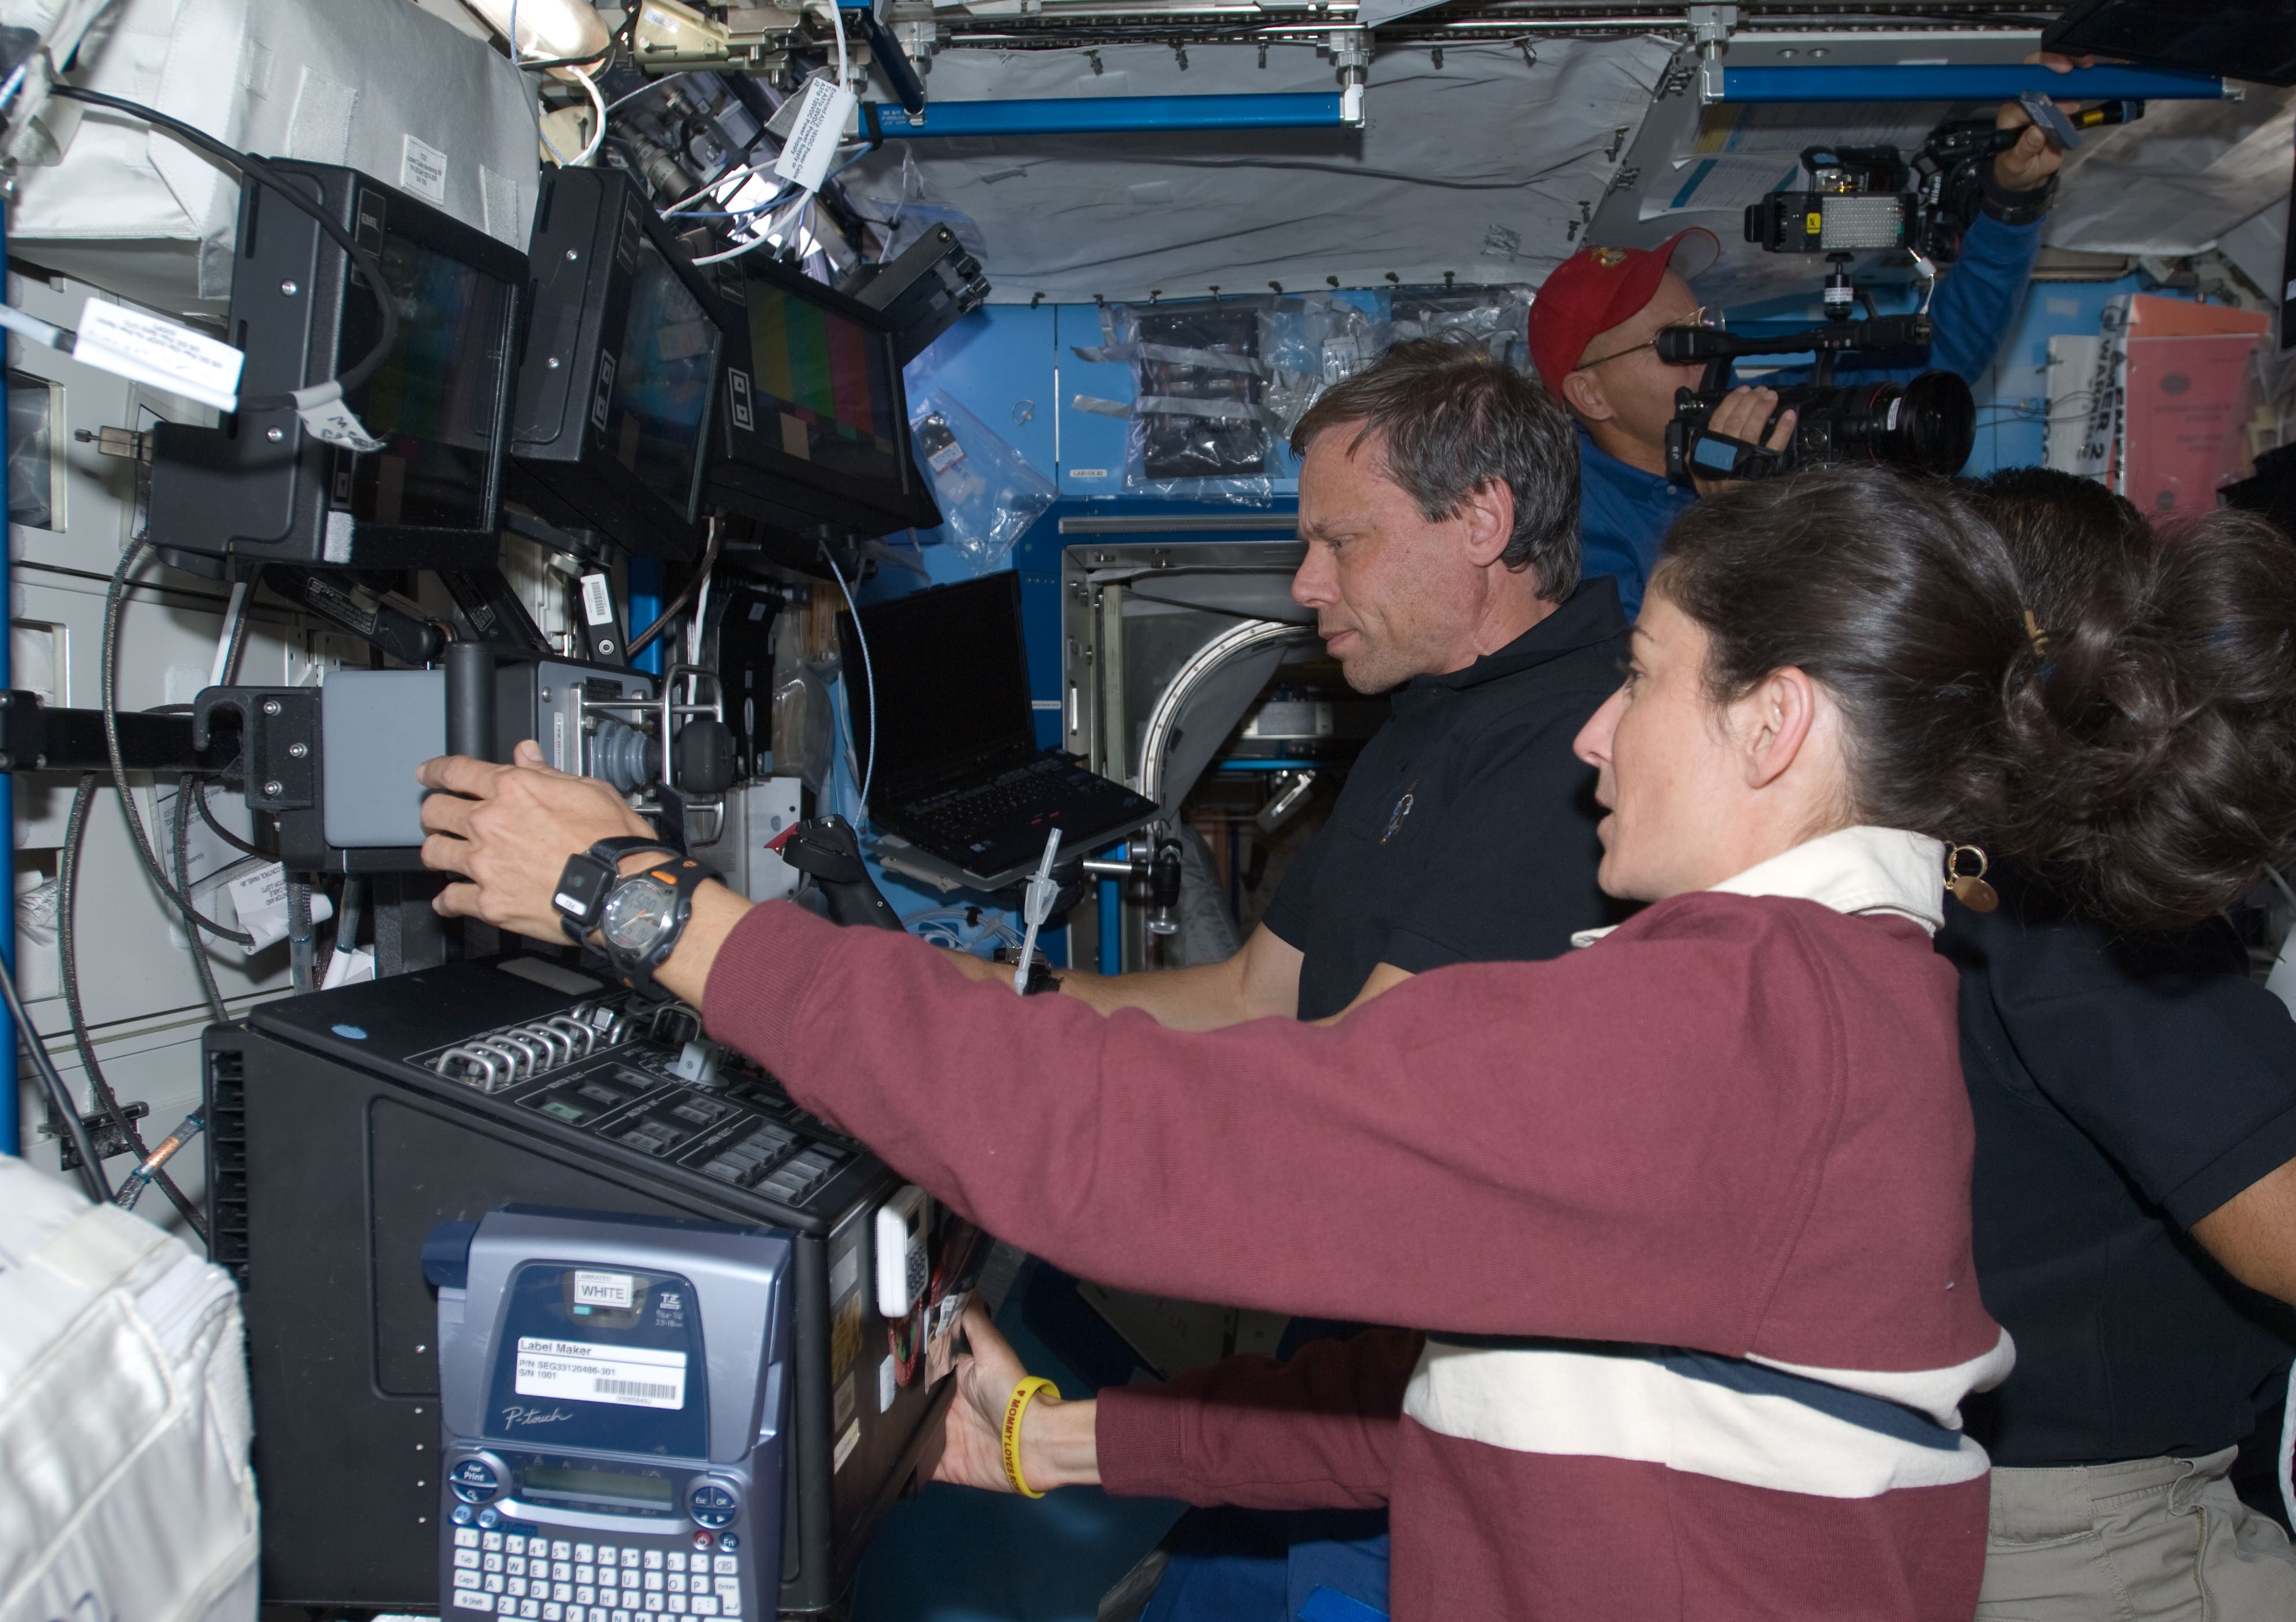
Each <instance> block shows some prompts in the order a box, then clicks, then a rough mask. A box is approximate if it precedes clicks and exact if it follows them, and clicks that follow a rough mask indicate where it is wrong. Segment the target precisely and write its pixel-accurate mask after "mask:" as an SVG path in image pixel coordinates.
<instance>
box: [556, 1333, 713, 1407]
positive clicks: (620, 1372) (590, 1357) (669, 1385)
mask: <svg viewBox="0 0 2296 1622" xmlns="http://www.w3.org/2000/svg"><path fill="white" fill-rule="evenodd" d="M514 1387H515V1389H516V1390H517V1392H518V1394H519V1395H520V1396H521V1397H556V1398H561V1399H567V1400H571V1401H575V1402H586V1403H612V1404H614V1405H617V1406H619V1407H624V1408H683V1407H684V1406H685V1353H684V1352H669V1351H660V1350H656V1349H655V1348H652V1347H643V1346H593V1345H591V1344H590V1343H589V1342H587V1341H584V1340H548V1339H542V1338H541V1337H539V1336H536V1335H521V1336H520V1337H519V1341H518V1369H517V1373H516V1377H515V1380H514Z"/></svg>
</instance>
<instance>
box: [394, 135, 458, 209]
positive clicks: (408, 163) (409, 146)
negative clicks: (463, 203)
mask: <svg viewBox="0 0 2296 1622" xmlns="http://www.w3.org/2000/svg"><path fill="white" fill-rule="evenodd" d="M398 189H399V190H400V191H402V192H411V193H414V195H415V196H417V197H419V198H421V199H422V201H424V202H428V203H436V204H438V205H439V207H440V208H442V209H443V208H445V207H446V206H447V154H446V153H444V152H440V151H439V149H438V148H437V147H435V146H433V145H431V144H430V143H429V142H428V141H424V140H421V139H418V138H417V137H416V136H414V135H407V136H406V137H404V138H403V139H402V140H401V142H400V148H399V158H398Z"/></svg>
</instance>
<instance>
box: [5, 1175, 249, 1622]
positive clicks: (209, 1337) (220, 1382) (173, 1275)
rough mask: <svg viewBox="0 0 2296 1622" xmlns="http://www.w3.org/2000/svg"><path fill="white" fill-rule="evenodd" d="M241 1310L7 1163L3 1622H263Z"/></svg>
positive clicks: (218, 1286)
mask: <svg viewBox="0 0 2296 1622" xmlns="http://www.w3.org/2000/svg"><path fill="white" fill-rule="evenodd" d="M242 1340H243V1335H242V1326H241V1321H240V1312H239V1295H238V1291H237V1290H235V1289H234V1287H233V1284H232V1282H231V1277H230V1275H229V1274H226V1273H225V1272H224V1270H223V1269H222V1268H220V1267H217V1266H214V1265H213V1264H212V1263H209V1262H206V1261H202V1260H201V1259H200V1258H199V1257H196V1256H193V1254H192V1253H191V1251H190V1250H189V1249H186V1248H185V1247H184V1245H183V1243H182V1242H181V1241H178V1240H176V1239H175V1238H173V1237H172V1236H171V1235H169V1234H168V1233H165V1232H164V1231H162V1230H161V1229H159V1228H157V1227H154V1226H152V1225H151V1224H150V1223H148V1222H145V1221H143V1219H142V1218H140V1217H137V1216H131V1215H129V1214H128V1213H127V1212H126V1211H123V1210H120V1209H119V1208H116V1207H112V1206H95V1205H91V1204H89V1203H88V1201H87V1200H86V1199H84V1198H82V1197H81V1196H80V1195H79V1194H78V1192H75V1191H74V1190H72V1189H70V1188H69V1187H67V1186H65V1185H64V1184H60V1183H58V1182H56V1181H55V1180H54V1179H53V1178H51V1177H47V1176H42V1175H41V1174H40V1173H38V1172H36V1171H34V1170H33V1169H32V1168H31V1167H29V1166H27V1165H25V1164H24V1162H23V1161H21V1160H19V1159H13V1158H12V1157H8V1156H0V1622H254V1618H255V1614H256V1553H257V1540H256V1501H255V1479H254V1476H253V1473H252V1472H251V1471H250V1469H249V1465H248V1443H249V1440H250V1437H251V1435H252V1432H253V1424H252V1415H251V1413H250V1408H249V1405H248V1395H247V1364H246V1357H245V1353H244V1349H243V1345H242Z"/></svg>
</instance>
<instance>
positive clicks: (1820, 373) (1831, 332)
mask: <svg viewBox="0 0 2296 1622" xmlns="http://www.w3.org/2000/svg"><path fill="white" fill-rule="evenodd" d="M1834 257H1835V259H1836V262H1837V265H1836V269H1835V271H1834V274H1833V276H1832V277H1830V278H1829V279H1828V286H1827V289H1826V315H1827V317H1828V319H1827V322H1826V324H1825V325H1824V326H1821V327H1812V328H1808V329H1807V330H1804V331H1802V332H1788V333H1785V334H1783V335H1782V336H1779V337H1775V338H1747V337H1741V336H1739V335H1738V334H1736V333H1734V332H1724V331H1722V330H1721V329H1719V328H1718V327H1666V328H1662V329H1661V331H1660V332H1659V334H1658V339H1657V349H1658V357H1659V358H1660V359H1661V360H1662V361H1664V362H1666V363H1667V364H1668V365H1687V364H1690V363H1693V362H1700V361H1702V362H1704V363H1705V365H1706V375H1705V376H1704V377H1702V378H1701V379H1700V380H1699V386H1698V387H1697V388H1696V389H1679V390H1677V392H1676V395H1675V406H1674V411H1675V416H1674V421H1673V422H1669V423H1668V424H1667V425H1666V471H1667V475H1668V477H1669V478H1671V479H1677V480H1687V479H1691V478H1693V477H1696V478H1702V479H1767V478H1774V477H1775V476H1777V475H1779V474H1782V473H1790V472H1792V471H1794V470H1795V469H1796V468H1798V467H1805V466H1822V465H1825V464H1826V463H1837V462H1882V463H1890V465H1892V466H1895V467H1901V468H1908V469H1913V470H1915V471H1922V472H1929V473H1957V472H1959V471H1961V465H1962V463H1964V462H1967V461H1968V460H1969V453H1970V449H1971V447H1972V446H1973V445H1974V444H1975V443H1976V440H1977V403H1976V401H1975V400H1974V399H1972V397H1971V396H1970V392H1969V385H1968V384H1967V383H1965V382H1964V381H1962V380H1961V379H1960V378H1959V377H1957V376H1956V375H1955V374H1954V373H1950V372H1924V373H1922V374H1921V375H1920V376H1918V377H1916V378H1915V379H1914V380H1913V381H1911V382H1909V383H1898V382H1892V381H1888V380H1882V381H1876V382H1872V383H1857V384H1837V383H1835V382H1834V381H1833V364H1834V359H1835V357H1836V356H1840V355H1843V354H1847V353H1849V352H1850V351H1852V350H1857V349H1867V350H1890V349H1904V348H1917V347H1919V346H1921V345H1924V344H1926V343H1928V342H1929V340H1930V335H1931V327H1930V318H1929V316H1928V315H1875V316H1870V317H1868V318H1867V319H1866V320H1863V321H1852V320H1850V319H1849V309H1850V296H1851V294H1850V289H1849V274H1848V270H1847V264H1848V260H1849V255H1848V254H1846V253H1841V254H1837V255H1835V256H1834ZM1837 294H1839V295H1840V296H1839V297H1837V296H1836V295H1837ZM1813 349H1815V350H1816V352H1817V366H1816V371H1815V373H1813V374H1812V376H1811V379H1810V381H1808V382H1807V383H1802V384H1797V385H1794V386H1792V387H1788V388H1784V389H1779V390H1778V391H1777V394H1778V404H1777V410H1776V412H1775V413H1774V414H1772V416H1771V418H1770V422H1775V421H1776V420H1777V417H1778V416H1779V415H1782V414H1784V413H1786V412H1788V411H1792V412H1796V413H1798V414H1799V416H1798V417H1797V419H1796V422H1795V424H1794V433H1793V438H1792V441H1791V442H1789V443H1788V444H1787V445H1785V446H1784V447H1783V448H1781V449H1778V450H1775V451H1774V450H1769V449H1767V448H1765V447H1764V446H1762V445H1761V443H1760V442H1759V441H1760V440H1761V439H1763V438H1767V436H1768V432H1769V422H1765V423H1764V424H1763V427H1762V432H1761V433H1760V434H1759V435H1758V436H1756V438H1755V439H1754V440H1752V441H1748V440H1743V439H1734V438H1730V437H1729V436H1727V435H1726V434H1718V433H1715V432H1713V431H1712V430H1710V429H1709V428H1708V427H1707V422H1708V420H1709V419H1710V417H1711V416H1712V415H1713V413H1714V408H1715V407H1716V406H1719V405H1720V404H1721V403H1722V402H1723V400H1724V399H1725V398H1726V397H1727V396H1728V393H1729V387H1728V384H1729V378H1728V373H1729V370H1730V363H1731V362H1732V361H1734V360H1735V359H1737V358H1739V357H1740V356H1750V355H1801V354H1807V353H1808V352H1809V351H1810V350H1813Z"/></svg>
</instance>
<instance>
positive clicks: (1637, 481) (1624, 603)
mask: <svg viewBox="0 0 2296 1622" xmlns="http://www.w3.org/2000/svg"><path fill="white" fill-rule="evenodd" d="M2040 247H2041V226H2040V223H2039V222H2038V221H2036V222H2034V223H2033V224H2032V225H2003V224H2002V223H2001V222H2000V221H1999V220H1997V219H1995V218H1994V217H1992V216H1991V215H1989V214H1980V215H1979V216H1978V217H1977V223H1976V224H1974V225H1972V226H1970V228H1969V233H1968V234H1967V235H1965V236H1964V237H1963V238H1962V242H1961V258H1959V259H1958V260H1956V262H1955V264H1954V266H1953V268H1952V270H1950V271H1949V272H1948V273H1947V274H1945V275H1943V276H1941V277H1939V279H1938V286H1937V297H1936V298H1935V299H1932V300H1931V304H1930V315H1931V318H1932V319H1933V320H1934V321H1935V322H1936V324H1937V337H1936V339H1935V340H1933V341H1932V342H1931V345H1930V352H1929V355H1928V356H1927V357H1926V365H1927V367H1928V368H1931V369H1934V370H1936V371H1939V372H1951V373H1956V374H1957V375H1958V376H1959V377H1960V378H1961V379H1962V380H1963V381H1965V382H1967V383H1968V384H1969V385H1970V386H1971V387H1972V388H1975V387H1976V386H1977V384H1978V383H1979V382H1980V381H1981V380H1982V379H1983V378H1984V376H1985V373H1987V371H1988V370H1989V369H1990V368H1991V366H1992V365H1993V356H1994V355H1995V354H1996V353H1997V351H1998V350H1999V349H2000V348H2001V344H2002V340H2004V339H2005V338H2007V337H2008V336H2009V329H2010V328H2011V327H2012V326H2013V325H2014V324H2016V320H2017V311H2018V308H2019V307H2020V306H2021V305H2022V304H2023V303H2024V299H2025V286H2026V283H2028V282H2029V281H2030V279H2031V276H2032V274H2033V256H2034V255H2035V254H2037V253H2038V252H2039V251H2040ZM1923 369H1924V363H1923V359H1922V358H1921V357H1920V356H1918V354H1917V353H1916V354H1915V355H1909V356H1905V357H1902V359H1901V361H1900V364H1898V365H1870V366H1857V367H1845V368H1843V369H1841V371H1839V372H1836V373H1834V376H1835V378H1836V379H1837V380H1839V381H1842V382H1849V381H1869V382H1870V381H1877V380H1879V379H1882V378H1890V379H1894V380H1896V381H1898V382H1907V381H1911V380H1912V378H1913V377H1914V375H1915V373H1918V372H1921V371H1923ZM1808 379H1809V370H1808V368H1807V367H1796V368H1793V369H1791V370H1788V371H1784V372H1777V373H1772V374H1771V375H1769V376H1768V377H1766V378H1764V379H1763V380H1762V381H1764V382H1766V383H1771V384H1780V383H1785V384H1791V383H1800V382H1807V381H1808ZM1697 499H1698V493H1697V492H1696V491H1695V490H1693V489H1691V488H1690V487H1687V486H1685V485H1677V484H1676V483H1674V482H1673V481H1672V480H1670V479H1668V478H1667V477H1666V476H1665V475H1664V474H1662V473H1646V472H1644V471H1643V470H1642V469H1640V468H1637V467H1629V466H1628V464H1627V463H1623V462H1621V461H1620V460H1619V459H1618V458H1617V457H1616V456H1613V455H1611V454H1610V453H1609V452H1607V451H1604V450H1602V449H1600V448H1598V447H1597V446H1595V441H1594V440H1593V439H1592V438H1589V437H1588V436H1587V430H1586V429H1585V428H1584V427H1581V428H1580V429H1579V556H1580V560H1581V561H1580V565H1579V567H1580V569H1581V571H1582V572H1583V573H1584V574H1587V575H1590V576H1591V575H1609V576H1611V578H1613V579H1615V580H1617V581H1618V583H1619V605H1620V607H1621V608H1623V609H1625V610H1626V611H1627V613H1628V616H1629V617H1632V616H1633V615H1635V614H1636V613H1638V612H1640V611H1641V609H1642V605H1643V585H1644V582H1645V581H1647V580H1648V579H1649V578H1650V571H1651V569H1652V565H1654V564H1655V563H1657V561H1658V554H1659V545H1660V543H1661V541H1662V540H1663V539H1664V538H1665V536H1666V532H1667V529H1668V528H1669V526H1671V525H1672V524H1673V522H1674V520H1676V519H1677V518H1679V517H1681V516H1682V513H1683V512H1684V510H1685V508H1687V507H1688V506H1689V505H1690V504H1691V503H1693V502H1694V501H1696V500H1697Z"/></svg>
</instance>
